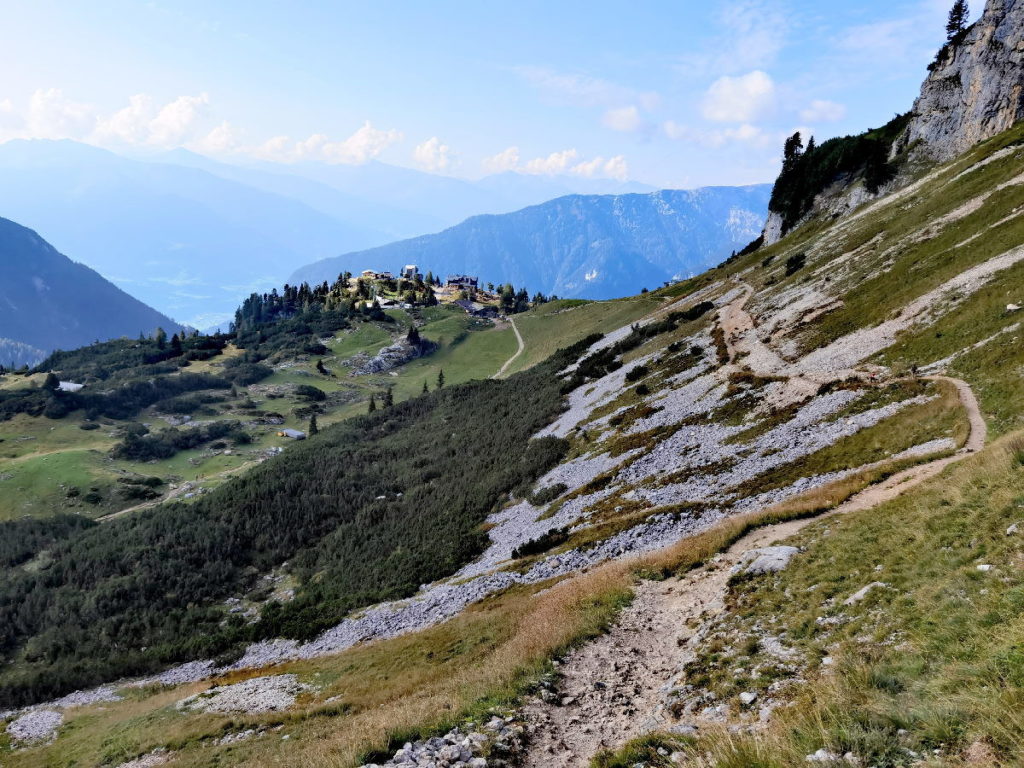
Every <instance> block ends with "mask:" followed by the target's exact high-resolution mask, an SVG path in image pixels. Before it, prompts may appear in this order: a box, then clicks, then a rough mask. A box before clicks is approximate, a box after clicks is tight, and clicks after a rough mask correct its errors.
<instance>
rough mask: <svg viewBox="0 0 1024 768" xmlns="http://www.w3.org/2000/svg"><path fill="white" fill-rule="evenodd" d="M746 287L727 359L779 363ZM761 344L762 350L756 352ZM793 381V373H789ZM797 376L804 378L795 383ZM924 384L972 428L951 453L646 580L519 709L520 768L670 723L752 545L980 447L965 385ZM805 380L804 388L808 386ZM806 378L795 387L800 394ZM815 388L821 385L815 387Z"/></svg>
mask: <svg viewBox="0 0 1024 768" xmlns="http://www.w3.org/2000/svg"><path fill="white" fill-rule="evenodd" d="M751 293H752V291H751V292H749V293H745V295H743V296H741V297H739V298H738V299H737V300H736V301H734V302H732V303H731V304H729V305H727V306H726V307H723V308H722V311H721V312H720V315H719V319H720V322H721V323H722V327H723V330H724V331H725V333H726V339H727V343H728V345H729V347H730V350H729V351H730V355H731V359H735V354H736V351H737V348H736V347H737V346H738V345H739V344H742V342H743V341H747V342H748V346H745V347H740V348H741V349H742V348H746V349H748V350H749V352H748V354H747V355H746V358H747V360H745V361H744V362H747V361H749V360H751V359H753V360H756V361H757V362H758V363H761V364H763V367H762V365H758V366H757V367H758V368H762V369H763V368H774V369H775V370H778V368H775V365H774V364H776V362H781V363H783V365H785V364H784V362H783V361H782V360H781V358H780V357H778V355H776V354H775V353H774V352H773V351H772V350H770V349H768V348H767V346H766V345H764V344H763V342H760V341H759V340H757V341H751V340H752V339H756V334H754V333H752V332H751V331H752V330H753V322H752V320H751V319H750V316H749V315H748V314H747V313H746V312H745V311H744V310H743V305H744V304H745V303H746V301H747V300H748V299H749V298H750V295H751ZM756 345H761V346H762V347H764V349H754V348H753V347H755V346H756ZM794 378H796V377H794ZM801 378H802V377H801ZM928 378H931V379H938V380H942V381H947V382H949V383H951V384H953V385H954V386H955V387H956V389H957V392H958V394H959V398H960V402H961V404H962V405H963V407H964V410H965V411H966V413H967V416H968V419H969V422H970V434H969V436H968V439H967V441H966V443H965V445H964V447H963V448H962V449H961V450H960V451H959V452H958V453H957V454H955V455H953V456H948V457H944V458H940V459H936V460H934V461H931V462H928V463H925V464H920V465H918V466H915V467H911V468H909V469H905V470H903V471H901V472H898V473H896V474H894V475H892V476H891V477H889V478H887V479H886V480H885V481H883V482H880V483H878V484H876V485H872V486H869V487H867V488H865V489H863V490H862V491H860V492H859V493H856V494H854V495H853V496H851V497H850V498H849V499H847V500H846V501H845V502H844V503H842V504H841V505H839V506H837V507H836V508H835V509H833V510H831V511H829V512H827V513H825V514H824V515H821V516H818V517H816V518H806V519H802V520H791V521H788V522H784V523H779V524H777V525H772V526H767V527H764V528H759V529H757V530H755V531H751V532H750V533H748V534H747V535H745V536H743V537H742V538H741V539H739V540H738V541H736V542H735V543H734V544H733V545H732V546H731V547H729V549H728V550H727V551H725V552H724V553H722V554H720V555H718V556H716V557H715V558H713V560H712V561H710V562H709V563H707V564H706V565H704V566H701V567H700V568H697V569H694V570H693V571H691V572H689V573H687V574H685V575H684V576H682V577H678V578H672V579H668V580H666V581H661V582H652V581H643V582H640V583H639V584H637V585H636V587H635V589H634V594H635V598H634V600H633V602H632V604H631V605H630V606H629V607H628V608H626V609H625V610H624V611H623V612H622V613H621V614H620V616H619V619H618V622H617V624H616V625H615V626H614V627H613V628H612V629H611V630H610V631H609V632H608V633H607V634H605V635H602V636H601V637H599V638H598V639H597V640H595V641H593V642H592V643H589V644H588V645H585V646H583V647H581V648H579V649H577V650H576V651H574V652H573V653H571V654H570V655H569V656H568V657H567V658H566V659H565V660H564V661H563V663H562V665H561V667H560V673H561V680H560V681H559V684H558V693H557V695H556V697H555V700H553V701H549V702H544V701H542V700H541V699H534V700H531V701H530V702H529V703H528V704H527V705H526V706H525V707H524V710H523V711H524V717H525V720H526V724H527V728H528V731H529V733H530V746H529V748H528V751H527V753H526V755H525V757H524V761H523V765H524V766H525V768H576V767H580V768H582V767H584V766H587V765H589V762H590V759H591V758H592V757H593V756H594V755H595V754H596V753H597V752H598V751H600V750H602V749H616V748H618V747H620V746H622V745H623V744H624V743H625V742H627V741H629V740H631V739H633V738H636V737H638V736H641V735H643V734H645V733H648V732H650V731H654V730H659V729H664V728H666V727H668V726H670V725H671V724H672V721H671V720H670V719H669V717H668V715H667V713H666V712H665V711H664V709H663V701H664V698H665V694H666V693H667V691H668V689H669V687H670V686H671V684H672V680H673V678H674V677H675V674H676V673H677V671H678V669H679V666H680V663H681V662H682V661H683V660H684V658H685V656H686V653H687V651H686V649H685V647H684V646H685V643H686V641H687V639H688V638H689V637H690V636H691V635H692V634H693V633H694V632H695V631H696V629H697V627H698V626H699V625H700V624H701V623H703V622H704V621H706V620H708V619H709V618H712V617H713V616H715V615H716V614H718V613H720V612H721V611H722V610H724V607H725V597H726V593H727V583H728V580H729V576H730V570H731V568H732V567H733V566H734V565H736V564H737V563H738V562H739V561H740V560H741V559H742V558H743V555H744V554H745V553H746V552H748V551H749V550H752V549H758V548H760V547H764V546H768V545H770V544H773V543H776V542H779V541H781V540H783V539H786V538H788V537H790V536H792V535H794V534H795V533H797V532H798V531H800V530H801V529H802V528H804V527H805V526H807V525H809V524H810V523H812V522H814V521H815V520H820V519H821V518H822V517H828V516H832V515H841V514H845V513H848V512H857V511H861V510H866V509H870V508H872V507H874V506H877V505H879V504H882V503H884V502H886V501H889V500H891V499H894V498H896V497H897V496H899V495H901V494H902V493H904V492H905V491H907V490H909V489H910V488H913V487H915V486H917V485H919V484H920V483H922V482H924V481H926V480H928V479H930V478H932V477H934V476H936V475H938V474H939V473H940V472H942V470H944V469H945V468H946V467H947V466H949V465H950V464H952V463H954V462H956V461H959V460H961V459H963V458H964V457H965V456H968V455H970V454H971V453H974V452H976V451H979V450H981V449H982V448H983V447H984V446H985V440H986V436H987V429H986V425H985V420H984V418H983V417H982V414H981V411H980V409H979V407H978V401H977V398H976V397H975V395H974V393H973V392H972V391H971V388H970V386H969V385H968V384H967V383H966V382H964V381H961V380H959V379H954V378H950V377H947V376H930V377H928ZM805 382H806V383H805ZM808 385H812V382H811V381H809V380H808V379H803V381H801V382H799V383H796V384H795V386H794V389H795V390H796V392H794V394H796V393H797V392H799V393H800V394H803V390H804V389H805V388H808V389H809V386H808ZM813 386H814V388H815V389H817V386H818V382H816V381H815V382H813Z"/></svg>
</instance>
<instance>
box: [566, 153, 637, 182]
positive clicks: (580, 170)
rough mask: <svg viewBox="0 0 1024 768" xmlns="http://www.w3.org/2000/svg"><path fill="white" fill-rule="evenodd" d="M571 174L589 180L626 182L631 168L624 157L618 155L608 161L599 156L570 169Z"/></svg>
mask: <svg viewBox="0 0 1024 768" xmlns="http://www.w3.org/2000/svg"><path fill="white" fill-rule="evenodd" d="M569 173H571V174H573V175H575V176H583V177H585V178H588V179H595V178H605V179H618V180H619V181H625V180H626V178H627V177H628V175H629V166H628V165H627V164H626V158H624V157H623V156H622V155H616V156H615V157H612V158H609V159H607V160H606V159H605V158H603V157H601V156H598V157H595V158H594V159H593V160H585V161H583V162H581V163H577V164H576V165H574V166H573V167H572V168H570V169H569Z"/></svg>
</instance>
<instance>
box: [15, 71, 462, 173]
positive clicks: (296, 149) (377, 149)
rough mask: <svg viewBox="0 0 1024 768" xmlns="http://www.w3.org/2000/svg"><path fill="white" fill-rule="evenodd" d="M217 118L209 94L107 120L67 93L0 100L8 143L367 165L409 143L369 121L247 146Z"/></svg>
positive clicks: (149, 102)
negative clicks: (346, 132) (23, 103)
mask: <svg viewBox="0 0 1024 768" xmlns="http://www.w3.org/2000/svg"><path fill="white" fill-rule="evenodd" d="M210 111H211V101H210V97H209V96H208V95H207V94H205V93H200V94H199V95H196V96H189V95H185V96H179V97H178V98H176V99H174V100H172V101H169V102H167V103H166V104H163V105H160V104H158V103H157V102H156V101H155V100H154V99H153V97H152V96H150V95H148V94H144V93H140V94H136V95H134V96H132V97H130V98H129V99H128V105H127V106H125V107H122V108H121V109H118V110H115V111H114V112H112V113H109V114H101V113H100V112H99V111H98V110H97V109H96V108H95V107H93V106H92V105H89V104H82V103H78V102H75V101H72V100H70V99H68V98H66V97H65V96H64V94H63V92H62V91H61V90H60V89H59V88H50V89H40V90H38V91H36V92H35V93H34V94H33V95H32V97H31V98H30V99H29V103H28V105H27V107H26V108H25V109H23V110H19V109H18V108H17V107H15V106H14V105H13V104H12V103H11V101H10V100H3V101H0V141H3V140H7V139H15V138H25V139H74V140H76V141H84V142H87V143H90V144H96V145H98V146H114V147H117V146H124V145H129V146H148V147H159V148H166V149H170V148H173V147H181V146H184V147H188V148H190V149H194V150H196V151H198V152H205V153H209V154H228V153H235V154H246V155H250V156H252V157H259V158H262V159H266V160H273V161H276V162H295V161H296V160H303V159H310V160H319V161H322V162H327V163H345V164H349V165H361V164H363V163H367V162H369V161H370V160H372V159H374V158H375V157H377V156H378V155H380V154H381V153H382V152H383V151H384V150H385V149H387V148H388V147H390V146H391V145H392V144H395V143H396V142H398V141H401V140H402V133H401V132H400V131H397V130H379V129H377V128H374V127H373V124H372V123H370V121H369V120H367V121H366V122H365V123H363V125H362V126H361V127H360V128H359V129H358V130H356V131H355V132H354V133H353V134H352V135H351V136H349V137H348V138H346V139H342V140H340V141H333V140H331V138H330V137H329V136H327V135H326V134H323V133H314V134H312V135H311V136H309V138H307V139H304V140H302V141H294V140H292V139H290V138H289V137H287V136H275V137H273V138H271V139H267V140H266V141H264V142H263V143H261V144H257V145H247V144H244V143H243V142H242V140H241V138H240V136H239V132H238V130H237V129H236V128H235V126H233V125H232V124H231V123H229V122H227V121H221V123H220V124H219V125H211V120H210V114H209V113H210ZM439 152H440V154H439V156H438V157H437V158H436V159H435V162H437V163H441V164H442V166H443V165H444V164H446V163H447V162H449V161H450V157H451V155H450V150H449V149H448V148H447V147H444V146H443V145H441V146H440V147H439Z"/></svg>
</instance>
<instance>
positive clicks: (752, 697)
mask: <svg viewBox="0 0 1024 768" xmlns="http://www.w3.org/2000/svg"><path fill="white" fill-rule="evenodd" d="M755 701H757V694H756V693H754V692H753V691H744V692H743V693H741V694H740V703H741V704H742V705H743V706H745V707H749V706H750V705H751V704H753V703H754V702H755Z"/></svg>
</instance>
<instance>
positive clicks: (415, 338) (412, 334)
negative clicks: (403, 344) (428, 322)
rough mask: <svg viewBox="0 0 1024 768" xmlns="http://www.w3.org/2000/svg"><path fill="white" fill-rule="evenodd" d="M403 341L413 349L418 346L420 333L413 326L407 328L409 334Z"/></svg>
mask: <svg viewBox="0 0 1024 768" xmlns="http://www.w3.org/2000/svg"><path fill="white" fill-rule="evenodd" d="M405 340H406V341H408V342H409V343H410V344H412V345H413V346H414V347H418V346H419V345H420V332H419V331H418V330H417V329H416V326H415V325H410V326H409V332H408V333H407V334H406V335H405Z"/></svg>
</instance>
